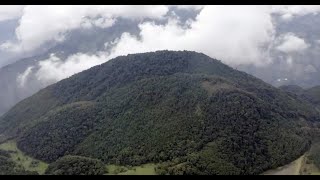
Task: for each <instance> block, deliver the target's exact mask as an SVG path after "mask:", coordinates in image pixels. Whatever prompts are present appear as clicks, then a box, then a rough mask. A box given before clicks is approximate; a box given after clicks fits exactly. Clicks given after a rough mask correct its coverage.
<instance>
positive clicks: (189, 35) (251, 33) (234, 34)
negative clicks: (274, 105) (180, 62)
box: [36, 6, 274, 82]
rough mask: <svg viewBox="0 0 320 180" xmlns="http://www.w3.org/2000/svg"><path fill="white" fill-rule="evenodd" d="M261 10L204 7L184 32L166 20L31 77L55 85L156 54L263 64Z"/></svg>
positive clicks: (269, 31) (49, 64)
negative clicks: (122, 58)
mask: <svg viewBox="0 0 320 180" xmlns="http://www.w3.org/2000/svg"><path fill="white" fill-rule="evenodd" d="M268 12H269V10H268V8H267V7H255V6H241V7H236V6H206V7H205V8H204V9H203V10H202V11H201V13H200V14H199V15H198V16H197V18H196V20H195V21H191V22H190V24H189V28H187V27H182V26H181V25H179V23H178V22H177V20H176V19H169V21H168V23H167V24H165V25H156V24H155V23H152V22H145V23H142V24H140V25H139V27H140V30H141V32H140V35H139V36H140V37H139V38H138V37H136V36H133V35H131V34H129V33H123V34H122V36H121V37H120V38H119V39H117V40H116V41H114V42H107V43H106V44H105V46H106V47H110V48H111V50H110V52H109V53H106V52H104V53H103V52H100V53H97V54H96V55H87V54H82V53H78V54H75V55H72V56H70V57H68V58H67V59H66V60H61V59H59V58H58V57H56V56H54V55H52V56H51V57H50V58H49V59H47V60H44V61H41V62H40V63H39V66H40V69H39V71H38V72H36V77H37V78H38V80H40V81H42V82H56V81H59V80H61V79H64V78H67V77H69V76H71V75H73V74H75V73H78V72H81V71H83V70H86V69H88V68H91V67H93V66H95V65H98V64H101V63H104V62H106V61H108V60H109V59H111V58H114V57H117V56H119V55H127V54H131V53H140V52H149V51H156V50H165V49H169V50H193V51H198V52H203V53H205V54H208V55H209V56H212V57H216V58H219V59H221V60H222V61H224V62H225V63H228V64H235V65H237V64H255V65H262V64H265V63H268V61H269V59H268V57H267V55H266V54H264V52H265V51H266V50H265V49H261V48H262V47H261V46H262V45H265V44H269V43H270V42H271V41H272V39H273V33H274V32H273V28H274V27H273V25H272V23H271V17H270V14H269V13H268Z"/></svg>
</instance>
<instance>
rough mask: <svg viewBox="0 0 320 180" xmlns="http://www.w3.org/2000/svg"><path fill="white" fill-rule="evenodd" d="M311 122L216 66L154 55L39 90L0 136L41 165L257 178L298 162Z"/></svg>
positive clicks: (302, 106) (255, 83)
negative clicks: (75, 161)
mask: <svg viewBox="0 0 320 180" xmlns="http://www.w3.org/2000/svg"><path fill="white" fill-rule="evenodd" d="M318 120H319V114H318V112H317V111H315V110H314V109H313V108H312V107H310V105H309V104H306V103H303V102H301V101H300V100H297V99H295V98H292V97H291V96H288V95H287V94H286V93H285V92H284V91H282V90H279V89H276V88H274V87H272V86H270V85H268V84H266V83H264V82H263V81H261V80H259V79H257V78H254V77H253V76H250V75H248V74H246V73H243V72H240V71H237V70H234V69H232V68H230V67H228V66H226V65H224V64H222V63H221V62H219V61H218V60H214V59H211V58H210V57H208V56H206V55H204V54H200V53H195V52H189V51H180V52H174V51H157V52H154V53H142V54H135V55H128V56H121V57H117V58H115V59H113V60H110V61H109V62H107V63H105V64H102V65H99V66H96V67H93V68H91V69H89V70H87V71H84V72H82V73H79V74H77V75H74V76H72V77H70V78H68V79H65V80H62V81H60V82H58V83H56V84H54V85H51V86H49V87H48V88H45V89H43V90H41V91H40V92H39V93H37V94H35V95H34V96H32V97H30V98H27V99H25V100H24V101H22V102H20V103H19V104H18V105H16V106H15V107H14V108H12V109H11V110H10V111H9V112H8V113H6V114H5V115H4V116H3V117H2V118H1V119H0V133H1V134H2V135H3V137H7V138H15V139H16V140H17V141H18V147H19V148H20V149H21V150H22V151H24V152H26V153H27V154H29V155H31V156H33V157H35V158H38V159H41V160H44V161H47V162H54V161H55V160H57V159H58V158H60V157H63V156H65V155H80V156H85V157H91V158H97V159H100V160H102V161H104V162H105V163H116V164H127V165H139V164H143V163H147V162H158V163H160V162H165V163H162V165H161V167H160V168H159V169H158V173H164V174H166V173H169V174H258V173H261V172H262V171H264V170H266V169H268V168H271V167H276V166H279V165H282V164H284V163H287V162H289V161H291V160H293V159H294V158H296V157H298V156H299V155H301V154H302V153H303V152H305V151H306V149H307V148H308V147H309V145H310V142H309V141H308V135H307V133H308V132H307V131H306V128H305V127H308V123H310V122H312V121H318ZM204 167H205V168H204Z"/></svg>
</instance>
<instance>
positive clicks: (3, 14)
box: [0, 5, 24, 22]
mask: <svg viewBox="0 0 320 180" xmlns="http://www.w3.org/2000/svg"><path fill="white" fill-rule="evenodd" d="M23 8H24V6H21V5H1V6H0V22H1V21H6V20H11V19H17V18H19V17H20V16H21V15H22V11H23Z"/></svg>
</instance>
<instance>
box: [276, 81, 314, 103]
mask: <svg viewBox="0 0 320 180" xmlns="http://www.w3.org/2000/svg"><path fill="white" fill-rule="evenodd" d="M279 88H280V89H282V90H285V91H287V92H289V93H291V94H294V95H296V96H297V97H298V98H300V99H303V100H306V101H308V102H310V103H311V104H313V105H314V106H318V107H320V86H315V87H312V88H308V89H303V88H302V87H299V86H295V85H287V86H281V87H279Z"/></svg>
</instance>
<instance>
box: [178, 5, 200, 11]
mask: <svg viewBox="0 0 320 180" xmlns="http://www.w3.org/2000/svg"><path fill="white" fill-rule="evenodd" d="M172 6H173V7H176V8H178V9H186V10H200V9H202V8H203V7H204V5H172Z"/></svg>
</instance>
